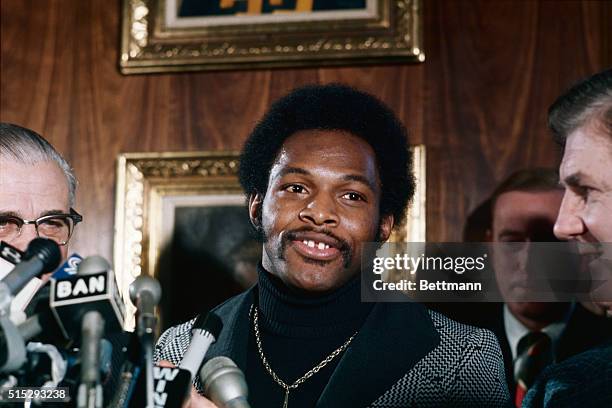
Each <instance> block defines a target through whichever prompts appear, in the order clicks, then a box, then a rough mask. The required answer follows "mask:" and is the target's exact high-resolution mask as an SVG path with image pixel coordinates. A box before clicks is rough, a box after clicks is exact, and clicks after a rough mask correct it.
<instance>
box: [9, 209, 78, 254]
mask: <svg viewBox="0 0 612 408" xmlns="http://www.w3.org/2000/svg"><path fill="white" fill-rule="evenodd" d="M81 221H83V217H82V216H81V214H79V213H77V212H76V211H74V210H73V209H72V208H71V209H70V214H51V215H45V216H43V217H40V218H37V219H35V220H32V221H28V220H24V219H21V218H19V217H14V216H12V215H0V240H3V241H7V242H9V243H10V242H11V240H13V239H15V238H17V237H18V236H19V235H20V234H21V228H22V227H23V226H24V225H26V224H34V227H35V228H36V235H37V236H38V237H42V238H49V239H52V240H53V241H55V242H57V243H58V244H59V245H66V244H67V243H68V241H69V240H70V237H71V236H72V233H73V232H74V226H75V225H76V224H78V223H79V222H81Z"/></svg>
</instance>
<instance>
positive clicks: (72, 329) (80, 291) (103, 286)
mask: <svg viewBox="0 0 612 408" xmlns="http://www.w3.org/2000/svg"><path fill="white" fill-rule="evenodd" d="M50 306H51V309H52V310H53V312H54V314H55V316H56V317H57V319H58V323H59V324H60V326H61V328H62V331H63V333H64V334H65V335H66V337H69V336H68V334H69V333H70V334H71V335H72V336H71V337H77V338H79V337H80V339H81V384H80V385H79V388H78V392H77V406H78V407H79V408H81V407H88V408H89V407H96V408H97V407H101V406H102V387H101V385H100V369H99V360H100V341H101V339H102V336H103V333H104V330H105V328H106V329H107V331H120V330H121V329H122V328H123V316H124V311H123V303H122V302H121V298H120V297H119V291H118V290H117V286H116V283H115V277H114V274H113V272H112V270H111V268H110V265H109V264H108V262H106V260H105V259H104V258H102V257H100V256H91V257H88V258H86V259H84V260H83V261H82V262H81V264H80V265H79V267H78V270H77V274H76V275H75V276H68V277H65V278H60V279H52V280H51V300H50Z"/></svg>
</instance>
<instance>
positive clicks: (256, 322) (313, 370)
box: [249, 305, 357, 408]
mask: <svg viewBox="0 0 612 408" xmlns="http://www.w3.org/2000/svg"><path fill="white" fill-rule="evenodd" d="M251 314H252V315H253V329H254V331H255V342H256V343H257V351H258V353H259V357H261V362H262V363H263V366H264V367H265V369H266V371H267V372H268V373H269V374H270V375H271V376H272V379H273V380H274V382H275V383H277V384H278V385H280V386H281V387H282V388H283V389H284V390H285V402H284V403H283V408H287V407H288V405H289V391H291V390H295V389H296V388H297V387H298V386H300V385H301V384H302V383H303V382H304V381H306V380H307V379H309V378H310V377H312V376H313V375H315V374H316V373H318V372H319V371H320V370H321V369H322V368H323V367H325V366H326V365H327V364H329V362H330V361H332V360H333V359H334V358H335V357H336V356H337V355H338V354H340V353H342V352H343V351H344V350H346V348H347V347H348V345H349V344H350V343H351V341H352V340H353V338H354V337H355V336H356V335H357V332H355V333H353V335H352V336H351V337H349V339H348V340H347V341H345V342H344V344H343V345H341V346H340V347H338V348H337V349H335V350H334V351H333V352H332V353H331V354H330V355H329V356H327V357H325V358H324V359H323V360H322V361H321V362H320V363H319V364H317V365H316V366H314V367H313V368H311V369H310V371H308V372H307V373H306V374H304V375H303V376H301V377H300V378H298V379H297V380H295V381H294V382H293V384H291V385H287V383H285V382H284V381H283V380H281V379H280V378H279V377H278V375H276V373H275V372H274V370H272V367H270V363H268V359H267V358H266V356H265V355H264V352H263V347H262V345H261V337H260V335H259V316H258V313H257V307H255V305H251V310H250V311H249V315H251Z"/></svg>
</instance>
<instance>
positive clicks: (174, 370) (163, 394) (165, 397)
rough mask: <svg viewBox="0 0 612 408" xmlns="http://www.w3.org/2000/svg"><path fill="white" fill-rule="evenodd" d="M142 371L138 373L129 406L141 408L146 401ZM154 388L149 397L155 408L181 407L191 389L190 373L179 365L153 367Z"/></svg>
mask: <svg viewBox="0 0 612 408" xmlns="http://www.w3.org/2000/svg"><path fill="white" fill-rule="evenodd" d="M144 377H145V376H144V375H143V374H142V372H141V373H140V374H139V375H138V379H137V380H136V385H135V388H134V392H133V393H132V397H131V398H130V399H129V405H128V406H129V407H130V408H142V407H145V406H147V402H146V399H147V398H146V397H147V395H146V384H145V383H146V380H145V378H144ZM153 380H154V388H153V393H152V395H151V397H152V398H153V406H154V407H156V408H181V407H182V406H183V402H185V399H186V397H187V395H189V391H190V389H191V373H190V372H189V371H188V370H184V369H182V368H179V367H160V366H158V365H156V366H154V367H153Z"/></svg>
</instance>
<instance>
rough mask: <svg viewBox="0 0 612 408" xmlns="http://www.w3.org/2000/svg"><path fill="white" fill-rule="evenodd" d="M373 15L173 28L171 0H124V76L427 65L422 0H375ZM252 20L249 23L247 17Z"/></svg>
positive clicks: (122, 36) (121, 67)
mask: <svg viewBox="0 0 612 408" xmlns="http://www.w3.org/2000/svg"><path fill="white" fill-rule="evenodd" d="M375 4H376V13H375V15H374V16H372V17H370V18H359V19H357V18H343V19H335V20H323V21H301V22H300V21H292V20H288V21H281V22H267V23H257V24H253V23H248V24H247V23H244V24H240V25H238V24H233V25H218V26H213V27H210V26H209V27H187V28H185V27H181V28H177V27H169V26H167V24H166V21H165V19H164V16H165V12H166V6H167V0H123V4H122V6H123V11H122V14H123V18H122V31H121V55H120V59H119V67H120V70H121V72H122V73H123V74H138V73H151V72H176V71H198V70H222V69H237V68H264V67H268V68H269V67H296V66H309V65H317V66H322V65H347V64H368V63H375V62H382V61H391V62H392V61H395V62H407V61H408V62H422V61H424V60H425V54H424V53H423V50H422V43H421V37H422V35H421V33H422V27H421V0H376V3H375ZM246 20H248V18H246Z"/></svg>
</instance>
